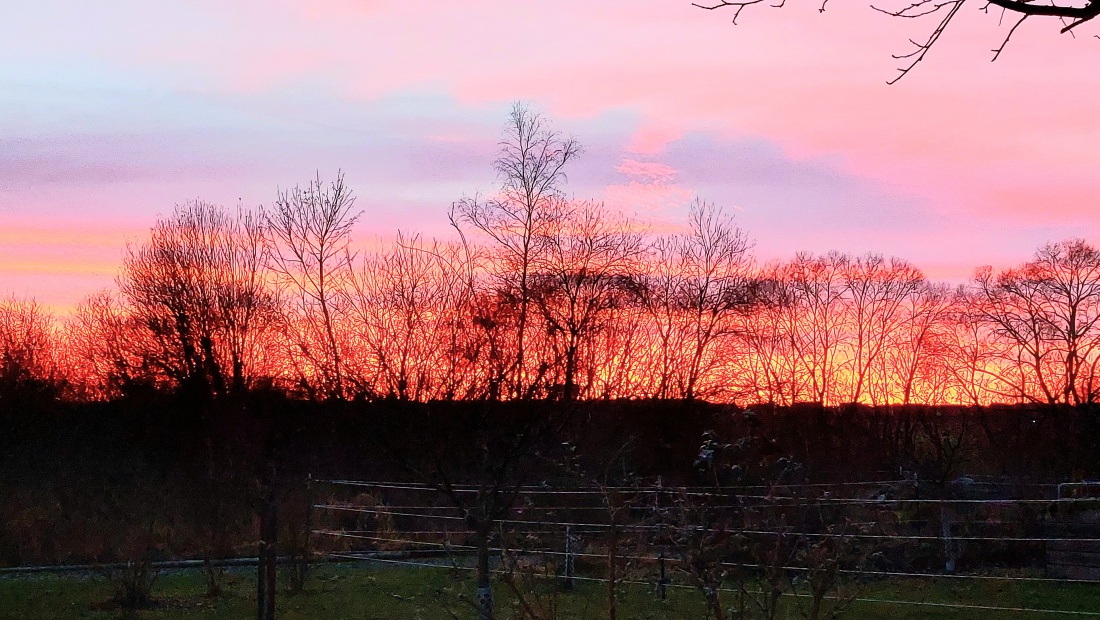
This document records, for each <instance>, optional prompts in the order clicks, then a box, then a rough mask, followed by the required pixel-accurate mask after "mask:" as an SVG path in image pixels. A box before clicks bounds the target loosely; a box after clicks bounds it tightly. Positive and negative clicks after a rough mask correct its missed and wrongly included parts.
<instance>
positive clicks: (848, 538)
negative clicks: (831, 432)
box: [313, 480, 1100, 617]
mask: <svg viewBox="0 0 1100 620" xmlns="http://www.w3.org/2000/svg"><path fill="white" fill-rule="evenodd" d="M325 482H326V483H327V484H328V485H329V488H330V489H331V490H332V491H333V492H331V493H330V494H329V496H328V498H327V499H326V501H322V502H318V503H315V504H314V505H313V509H314V510H315V511H317V513H318V518H317V521H316V522H317V523H327V524H328V525H329V526H328V527H318V528H317V529H315V530H313V535H314V536H315V537H316V538H317V539H318V542H317V544H316V548H318V549H319V550H320V552H321V553H324V554H327V555H328V556H330V557H339V558H346V559H362V560H364V561H366V560H370V561H377V562H386V563H390V564H399V565H408V566H418V567H432V568H451V569H455V568H459V569H461V570H473V567H470V566H465V565H462V564H460V563H459V562H458V559H460V558H468V557H470V556H472V555H474V554H476V553H477V552H478V551H479V550H480V551H481V552H483V553H484V552H488V553H490V554H493V555H494V556H495V557H498V558H504V557H507V556H512V557H515V556H521V557H527V558H544V559H545V558H550V560H549V561H551V562H556V563H558V564H562V565H568V566H570V567H572V566H573V565H574V562H576V561H577V560H582V561H584V560H587V561H589V564H590V565H592V566H597V567H598V566H599V563H601V562H605V563H606V562H608V561H613V562H624V563H634V564H637V565H656V564H660V565H661V566H662V573H661V574H662V575H663V566H664V564H665V563H666V562H667V563H670V564H672V565H678V566H679V568H680V570H681V575H683V574H687V573H688V572H690V569H689V568H687V564H688V563H689V562H690V561H691V560H692V558H691V557H690V555H691V552H690V550H689V549H688V547H690V546H691V545H693V544H694V545H700V544H703V545H705V544H707V541H708V540H711V539H722V538H725V539H728V538H730V537H735V538H737V540H739V541H742V542H741V544H742V549H744V548H748V547H751V545H752V544H753V541H754V540H765V541H791V543H790V544H791V546H792V548H801V549H810V548H824V545H825V544H837V543H843V544H848V545H854V546H856V547H858V548H859V550H860V552H859V553H854V554H853V556H852V558H857V556H858V561H856V560H855V559H852V558H849V561H847V564H845V562H846V560H842V559H840V558H833V559H831V560H830V561H834V560H835V565H834V566H832V568H831V569H830V570H834V571H835V572H836V573H837V574H838V575H843V576H844V577H845V578H848V579H857V580H864V581H866V580H883V579H900V580H913V579H916V580H941V579H942V580H950V581H952V582H973V583H1004V584H1037V585H1039V584H1041V585H1055V584H1096V583H1097V580H1096V579H1094V575H1092V574H1090V575H1088V577H1087V578H1074V577H1067V578H1061V577H1055V576H1049V575H1047V576H1037V575H1034V574H1021V572H1022V571H1024V570H1025V569H1026V570H1031V571H1032V572H1034V564H1035V563H1036V561H1038V560H1040V559H1042V558H1043V555H1044V554H1046V553H1047V551H1048V550H1049V549H1062V548H1076V549H1081V548H1085V549H1090V550H1091V549H1096V551H1097V552H1098V557H1100V528H1097V529H1096V531H1095V532H1094V533H1090V534H1089V535H1068V534H1067V533H1066V532H1065V531H1064V530H1066V529H1067V525H1066V523H1064V522H1062V521H1058V520H1057V519H1056V518H1055V517H1053V516H1052V515H1065V514H1067V513H1068V514H1072V513H1075V512H1076V513H1080V512H1082V511H1100V497H1094V496H1085V497H1081V496H1080V493H1079V490H1080V489H1084V490H1085V491H1090V492H1091V491H1092V490H1094V489H1095V488H1097V487H1100V485H1096V484H1095V483H1092V484H1089V485H1079V486H1078V487H1066V485H1064V484H1061V485H1060V484H1057V483H1036V482H1027V483H1017V482H997V481H975V482H969V481H968V482H966V483H965V484H961V485H957V487H958V488H956V489H955V490H953V491H950V492H947V491H944V490H943V489H940V494H941V496H940V497H912V496H903V497H887V496H885V494H886V493H897V494H919V493H920V492H921V491H922V488H921V486H920V484H919V483H917V482H915V481H912V480H878V481H869V482H850V483H823V484H806V485H794V484H790V485H774V486H762V485H756V486H752V485H746V486H724V487H700V486H695V487H682V486H681V487H676V486H663V485H654V486H647V487H646V486H602V487H585V488H560V489H559V488H553V487H552V486H550V485H547V484H541V485H523V486H516V487H512V488H510V489H504V491H506V492H507V494H509V496H510V498H511V500H512V501H511V505H509V506H506V508H507V509H506V510H501V511H498V512H499V513H500V514H496V515H492V517H491V518H490V517H489V516H486V515H488V513H487V512H485V508H486V502H491V501H493V499H491V498H497V497H499V496H494V495H493V493H494V492H495V493H498V494H499V493H500V492H501V491H502V490H501V489H499V488H497V489H494V488H492V487H486V486H478V485H430V484H423V483H409V482H393V481H355V480H329V481H325ZM342 488H343V489H351V490H352V492H353V493H358V495H353V496H351V497H344V498H338V496H339V495H340V492H339V491H338V490H339V489H342ZM960 489H961V490H960ZM991 489H992V490H993V491H992V492H996V490H997V489H1013V490H1016V491H1019V490H1020V489H1025V490H1026V489H1030V490H1031V492H1030V493H1029V494H1028V495H1026V496H1019V497H1011V498H1004V497H974V495H975V494H976V493H990V492H991V491H990V490H991ZM1071 492H1072V493H1071ZM869 494H873V495H874V496H873V497H867V495H869ZM345 495H346V494H345ZM1067 495H1072V496H1068V497H1067ZM448 501H450V502H451V503H450V504H447V503H444V502H448ZM555 502H561V503H555ZM497 508H499V506H498V507H497ZM914 512H916V513H921V512H923V513H926V514H924V516H923V517H920V516H919V515H918V516H917V517H914V516H913V513H914ZM700 513H706V515H704V516H709V517H715V516H718V517H723V516H726V517H728V516H729V515H736V516H737V517H738V518H739V520H738V521H737V523H736V526H733V525H731V523H730V521H729V520H722V519H721V518H718V519H714V520H713V522H710V523H701V522H699V521H697V520H696V521H693V517H697V516H698V515H699V514H700ZM776 515H779V516H780V518H776ZM792 515H795V516H802V517H805V516H806V515H810V516H811V517H812V518H806V519H804V520H803V522H802V523H800V524H799V525H798V526H793V523H794V522H796V521H797V519H794V518H792V519H791V520H787V519H788V517H792ZM486 520H488V521H491V523H492V525H493V527H494V530H493V534H492V540H491V542H490V540H488V539H486V540H481V541H478V540H474V537H473V536H472V529H473V528H472V526H473V524H475V523H484V522H485V521H486ZM703 520H704V521H706V520H708V519H706V518H704V519H703ZM769 524H770V527H766V526H765V525H769ZM807 525H809V526H810V527H807ZM906 529H909V530H913V531H903V530H906ZM983 529H985V530H989V531H977V530H983ZM998 529H999V530H1000V531H994V530H998ZM1068 529H1074V528H1072V527H1070V528H1068ZM1077 529H1081V528H1077ZM622 536H627V537H633V538H632V540H631V542H630V544H619V545H618V546H617V547H616V546H615V545H612V544H611V538H612V537H622ZM580 539H584V544H583V545H578V544H576V543H577V541H578V540H580ZM616 540H618V539H617V538H616ZM799 545H801V547H799ZM814 545H818V547H814ZM975 546H977V547H980V549H975ZM628 547H629V548H631V549H632V550H629V551H628V550H627V548H628ZM616 548H617V549H618V551H617V552H613V551H612V550H614V549H616ZM1021 548H1022V549H1023V550H1022V551H1021V550H1020V549H1021ZM382 549H386V550H391V551H392V550H403V551H408V552H410V553H411V552H415V551H424V550H434V551H435V552H438V553H440V554H441V555H444V556H446V557H448V558H450V559H451V561H450V562H449V563H440V562H438V561H437V562H423V561H414V560H412V559H409V558H406V559H395V558H385V559H378V558H370V557H367V556H366V555H364V554H369V553H377V551H378V550H382ZM913 549H919V551H920V553H923V554H924V555H926V556H927V555H928V554H929V552H930V550H931V549H938V550H939V551H938V553H939V554H940V557H939V560H940V561H943V562H945V564H946V566H945V570H944V572H936V571H929V570H927V561H926V562H925V564H924V568H921V567H918V566H917V565H918V564H919V562H910V564H911V565H906V564H905V561H904V560H898V559H897V558H899V557H900V558H904V557H906V554H907V553H912V552H913V551H912V550H913ZM1006 550H1008V551H1006ZM994 552H996V553H994ZM997 553H999V554H1000V555H1001V556H1004V555H1008V556H1011V557H1023V558H1026V559H1027V560H1028V562H1029V563H1030V567H1023V568H1021V567H1017V568H1015V569H1005V568H1004V567H1003V566H1000V565H998V564H997V563H996V562H990V563H989V565H987V566H986V565H982V555H983V554H986V555H997ZM609 554H610V555H609ZM966 554H969V555H968V556H967V555H966ZM1013 554H1015V555H1013ZM612 555H613V557H612ZM796 555H797V554H795V553H791V554H788V556H787V557H786V558H785V560H788V561H782V562H771V563H762V562H752V561H747V560H746V558H745V557H743V556H742V557H734V556H737V553H729V554H728V557H725V558H723V559H722V561H718V562H716V565H717V566H719V567H721V568H722V569H725V570H728V571H730V574H732V573H733V572H735V571H739V572H741V573H747V574H763V573H764V572H766V571H769V570H770V571H773V573H774V571H776V570H780V571H786V572H787V573H789V574H790V575H799V574H803V575H810V574H814V571H820V570H821V566H813V565H808V564H806V563H805V562H802V563H798V562H791V561H789V560H790V559H792V558H794V557H795V556H796ZM883 555H889V556H890V558H892V559H890V560H883V559H882V558H881V557H878V556H883ZM952 556H954V557H952ZM964 556H965V557H967V558H968V559H969V560H970V561H969V564H968V571H957V570H953V569H954V568H955V565H956V562H957V561H958V560H960V559H962V557H964ZM609 558H611V559H609ZM876 558H877V559H878V560H879V561H880V564H879V565H877V566H876V565H874V562H873V561H869V559H871V560H874V559H876ZM1002 564H1003V562H1002ZM559 568H560V567H559ZM914 568H915V569H914ZM498 570H502V568H500V566H498ZM1013 571H1015V573H1014V574H1013ZM597 572H598V571H597ZM998 573H1001V574H998ZM653 575H656V573H655V572H653ZM542 576H543V577H546V578H558V577H560V575H559V576H555V575H554V574H552V573H550V574H544V575H542ZM1095 576H1096V577H1100V567H1098V570H1097V572H1096V575H1095ZM568 577H569V579H575V580H578V581H593V582H603V583H606V582H607V581H608V579H607V578H606V577H603V576H599V575H598V574H597V575H592V574H583V575H582V574H573V573H571V574H569V576H568ZM659 581H660V582H661V585H662V587H663V586H664V585H668V586H669V587H675V588H688V589H694V588H697V587H698V586H697V585H691V584H688V583H674V582H673V581H671V580H666V579H664V578H663V577H662V578H661V579H660V580H659ZM797 581H798V578H797V577H791V583H794V582H797ZM657 582H658V579H656V578H654V580H652V581H637V580H634V581H630V580H624V579H618V580H616V583H622V584H627V583H636V584H637V585H647V586H653V585H655V583H657ZM1097 587H1100V585H1098V586H1097ZM720 590H721V591H726V592H735V590H731V589H728V588H720ZM736 591H737V592H743V590H736ZM783 596H785V597H794V598H801V597H805V596H809V595H808V594H807V593H806V592H803V591H799V590H798V588H794V587H791V588H787V589H786V590H785V591H784V592H783ZM851 600H852V601H854V602H860V603H866V604H876V605H886V606H911V607H914V606H915V607H922V608H929V609H931V608H938V609H955V610H970V611H996V612H1005V613H1010V612H1011V613H1020V614H1036V615H1052V616H1077V617H1100V609H1098V610H1095V611H1094V610H1073V609H1048V608H1039V607H1026V606H1020V607H1013V606H1003V605H986V604H978V603H974V602H961V601H955V602H942V601H917V600H907V599H904V598H894V597H870V596H868V597H856V598H853V599H851Z"/></svg>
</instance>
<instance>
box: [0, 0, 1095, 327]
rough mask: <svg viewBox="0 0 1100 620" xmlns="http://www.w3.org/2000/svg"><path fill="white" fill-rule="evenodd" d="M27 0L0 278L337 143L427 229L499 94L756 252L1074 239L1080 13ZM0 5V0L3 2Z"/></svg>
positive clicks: (1004, 250) (600, 184)
mask: <svg viewBox="0 0 1100 620" xmlns="http://www.w3.org/2000/svg"><path fill="white" fill-rule="evenodd" d="M817 6H819V5H818V4H817V3H803V4H795V3H792V4H791V5H790V6H787V7H785V8H783V9H781V10H777V9H769V8H767V7H762V6H761V7H755V9H756V10H751V9H750V10H747V11H746V12H745V13H744V14H743V15H742V17H741V19H740V24H739V25H737V26H733V25H731V24H730V23H729V19H730V18H731V17H732V14H729V13H722V12H707V11H702V10H699V9H695V8H693V7H691V4H690V2H689V1H687V0H606V1H602V2H591V1H589V0H584V1H580V0H577V1H574V0H569V1H566V0H559V1H556V2H549V1H542V0H539V1H532V2H514V1H504V0H470V1H467V2H462V3H438V2H431V3H429V2H418V1H409V0H403V1H389V0H360V1H357V2H355V1H350V0H343V1H331V2H321V1H317V2H308V3H307V2H289V1H285V2H278V1H270V0H267V1H264V2H260V1H259V0H254V1H252V0H249V1H239V2H213V1H208V2H193V3H188V4H187V5H186V6H175V7H169V8H165V7H164V6H159V5H158V3H148V2H139V1H136V0H135V1H132V2H105V3H96V4H95V5H91V4H89V5H86V6H77V7H75V8H74V7H73V6H72V3H67V2H60V1H57V2H37V3H24V4H23V5H21V6H18V7H16V8H14V9H10V10H9V13H12V14H13V15H12V16H13V17H14V20H13V21H12V20H9V23H11V24H13V26H11V27H10V28H9V34H8V36H6V37H5V38H4V39H2V40H0V143H2V149H0V154H2V155H0V289H4V290H5V291H10V292H14V293H16V294H19V295H33V296H35V297H37V298H38V299H39V300H41V301H42V302H44V303H45V304H47V305H50V306H52V307H55V308H57V309H59V310H61V311H64V310H65V309H66V308H68V307H71V306H72V304H74V303H75V302H76V301H77V300H78V299H79V298H80V297H82V296H83V295H85V294H88V293H90V292H93V291H95V290H97V289H99V288H102V287H105V286H111V284H112V278H113V276H114V273H115V270H116V269H117V266H118V263H119V260H120V256H121V253H122V249H123V247H124V245H125V243H127V242H128V241H139V240H140V239H141V236H142V235H143V233H144V231H145V230H147V229H148V226H149V225H150V224H152V222H153V220H154V218H155V217H156V215H157V214H158V213H167V212H170V211H171V209H172V208H173V205H174V204H176V203H179V202H183V201H185V200H188V199H193V198H203V199H205V200H208V201H211V202H217V203H222V204H226V205H234V204H236V203H237V202H238V201H242V202H244V203H245V204H260V203H267V202H270V200H271V199H272V197H273V196H274V194H275V190H276V188H277V187H280V186H287V185H293V184H295V183H300V182H305V181H306V180H308V179H309V178H310V177H312V176H313V175H314V173H315V171H317V170H319V171H320V172H321V174H322V176H329V177H331V176H332V175H334V174H335V171H336V170H337V169H338V168H342V169H343V170H345V171H346V174H347V179H348V181H349V183H351V185H352V187H354V188H355V190H356V193H357V195H358V196H359V204H360V206H361V207H363V208H364V209H365V211H366V214H367V215H366V216H365V217H364V218H363V224H362V225H361V226H360V229H359V230H358V231H357V237H358V238H359V239H360V240H362V241H363V242H364V243H366V242H369V241H370V240H371V239H376V238H378V237H379V236H382V237H388V236H390V235H392V234H393V232H394V231H396V230H397V229H398V228H403V229H407V230H413V231H422V232H424V233H426V234H428V235H439V234H445V233H446V229H445V218H444V213H445V212H446V209H447V207H448V206H449V205H450V203H451V202H452V201H453V200H455V199H458V198H460V197H461V196H462V195H463V194H470V193H473V192H475V191H482V192H484V191H486V190H491V189H492V187H493V172H492V168H491V160H492V157H493V151H494V148H495V143H496V141H497V140H498V138H499V134H500V127H501V124H502V123H503V121H504V120H505V117H506V114H507V110H508V108H509V106H510V104H511V102H512V101H514V100H517V99H518V100H524V101H527V102H530V103H531V104H532V105H533V106H534V107H536V108H537V109H539V110H541V111H543V112H544V113H545V114H547V115H548V116H549V117H551V118H552V120H553V122H554V124H555V126H556V127H557V128H559V129H561V130H562V131H564V132H567V133H572V134H574V135H576V136H577V137H578V139H579V140H580V141H581V142H582V143H584V144H585V145H586V146H587V151H586V154H585V155H584V157H583V158H582V159H580V160H579V161H578V162H577V164H576V166H575V167H574V168H573V169H572V170H571V172H570V184H569V187H568V189H569V191H570V192H571V193H573V194H575V195H576V196H577V197H579V198H590V199H601V200H605V201H606V202H608V203H609V204H611V205H612V206H614V207H616V208H619V209H621V210H624V211H626V212H627V213H630V214H636V215H637V217H639V218H640V219H644V220H648V221H651V222H653V224H654V227H655V228H658V229H661V228H666V227H670V226H675V225H677V224H678V223H679V222H682V221H683V218H684V215H685V212H686V206H687V204H688V203H689V202H690V201H691V199H692V198H694V197H695V196H701V197H703V198H705V199H707V200H711V201H715V202H718V203H719V204H722V205H724V206H726V207H727V208H728V209H729V210H731V211H733V212H735V213H736V214H737V217H738V220H739V221H740V223H741V224H742V226H744V227H745V228H746V229H747V231H748V233H749V235H750V237H752V238H753V239H755V240H756V252H757V254H758V256H759V257H760V258H761V259H773V258H781V257H786V256H789V255H790V254H791V253H793V252H795V251H798V250H803V249H804V250H811V251H827V250H830V249H839V250H845V251H852V252H865V251H877V252H882V253H886V254H893V255H898V256H901V257H903V258H907V259H909V260H911V261H913V262H914V263H916V264H917V265H919V266H921V267H922V268H924V269H925V270H926V272H928V273H929V275H931V276H933V277H936V278H949V279H955V280H958V279H961V278H965V277H966V276H967V275H968V274H969V273H970V272H971V271H972V270H973V268H974V267H975V266H977V265H979V264H983V263H992V264H995V265H1007V264H1012V263H1016V262H1020V261H1022V260H1025V259H1026V258H1027V257H1028V256H1029V255H1030V254H1031V253H1032V252H1033V251H1034V249H1035V247H1036V246H1038V245H1039V244H1041V243H1044V242H1046V241H1052V240H1059V239H1063V238H1066V237H1070V236H1081V237H1085V238H1089V239H1091V240H1093V241H1096V240H1097V239H1096V236H1097V234H1098V232H1100V209H1097V205H1096V204H1095V202H1094V198H1093V194H1094V191H1093V188H1092V182H1093V181H1094V179H1095V177H1096V173H1095V168H1096V164H1097V163H1098V162H1100V119H1098V118H1097V116H1096V114H1095V112H1094V111H1095V110H1096V109H1097V108H1098V104H1100V83H1098V82H1097V81H1096V80H1093V79H1090V78H1089V76H1091V75H1094V72H1095V68H1094V67H1093V64H1094V58H1095V54H1096V53H1097V52H1100V40H1097V39H1096V38H1094V37H1093V36H1092V35H1093V34H1095V31H1096V28H1095V27H1091V28H1092V29H1091V30H1090V29H1089V28H1090V26H1085V27H1082V28H1081V29H1079V31H1078V32H1077V36H1076V38H1071V37H1069V36H1066V35H1059V34H1057V28H1058V27H1059V24H1057V23H1056V22H1055V23H1050V22H1043V21H1042V20H1039V19H1035V20H1029V22H1028V23H1026V24H1025V25H1024V26H1023V27H1021V29H1020V30H1019V31H1018V32H1017V34H1016V36H1015V37H1014V40H1013V41H1012V43H1011V44H1010V46H1009V47H1008V49H1007V51H1006V52H1005V53H1004V54H1003V55H1002V57H1001V58H1000V59H999V60H998V61H997V62H995V63H990V62H989V60H990V59H991V57H992V54H991V52H990V51H989V50H990V49H991V48H993V47H996V46H997V45H998V44H999V43H1000V40H1001V38H1002V37H1003V36H1004V34H1005V32H1007V27H1008V25H1009V24H1010V23H1011V20H1007V19H1006V21H1005V23H1004V24H1001V25H998V19H997V16H996V15H985V14H983V13H981V12H979V11H978V7H979V5H978V4H975V5H974V6H968V7H965V8H964V10H963V13H962V14H961V19H960V20H958V22H957V23H955V24H953V25H952V27H951V29H949V31H948V32H947V34H946V35H945V36H944V37H943V39H942V40H941V42H940V44H939V45H938V46H937V48H936V49H934V50H933V51H932V53H931V54H930V55H929V56H928V58H927V59H926V60H925V61H924V62H923V63H922V64H921V65H920V66H919V67H918V68H917V69H916V70H915V71H914V72H913V73H912V74H910V75H909V76H908V77H906V78H905V79H903V80H902V81H901V82H900V83H898V84H897V85H894V86H887V85H886V80H888V79H890V78H891V77H893V75H894V69H895V67H896V66H898V65H897V61H895V60H893V59H892V58H891V54H893V53H898V52H904V51H907V50H908V48H907V47H906V41H907V39H908V38H910V37H918V36H921V34H922V33H924V32H926V30H927V29H928V28H930V27H931V26H932V23H930V22H928V21H920V20H917V21H915V22H914V21H907V20H898V19H892V18H889V17H887V16H884V15H881V14H878V13H875V12H873V11H871V10H870V9H868V8H867V7H866V6H857V5H856V3H851V4H843V3H831V4H830V5H829V8H828V9H827V10H826V12H825V13H823V14H821V13H818V11H817ZM12 16H9V17H12Z"/></svg>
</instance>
